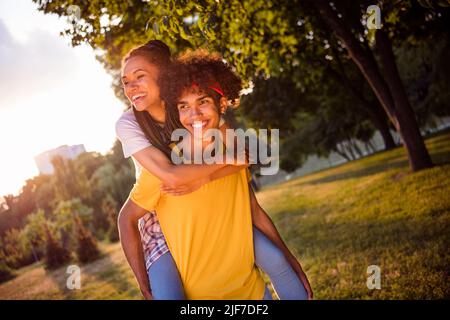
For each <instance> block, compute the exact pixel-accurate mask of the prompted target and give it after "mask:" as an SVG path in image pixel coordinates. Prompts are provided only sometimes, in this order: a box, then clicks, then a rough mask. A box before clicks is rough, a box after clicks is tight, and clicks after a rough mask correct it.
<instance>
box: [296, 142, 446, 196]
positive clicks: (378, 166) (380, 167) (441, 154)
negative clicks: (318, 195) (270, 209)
mask: <svg viewBox="0 0 450 320" xmlns="http://www.w3.org/2000/svg"><path fill="white" fill-rule="evenodd" d="M443 142H444V140H443ZM386 152H390V151H386ZM371 156H373V155H370V156H368V157H367V158H361V159H358V160H356V161H370V162H371V163H370V164H361V168H360V169H357V170H348V171H344V172H339V173H336V174H329V175H326V176H325V177H321V178H317V179H312V180H307V181H301V182H298V183H293V184H292V187H294V186H300V185H308V184H310V185H316V184H321V183H329V182H336V181H340V180H345V179H353V178H363V177H366V176H370V175H373V174H377V173H380V172H384V171H386V170H391V169H402V168H403V169H405V170H409V169H408V166H409V163H408V160H407V159H399V158H401V156H399V155H393V156H386V157H382V159H378V158H375V159H373V160H372V159H369V158H370V157H371ZM431 158H432V161H433V163H434V164H435V165H437V166H441V165H446V164H449V163H450V150H441V151H437V152H433V153H432V154H431ZM394 159H398V160H397V161H393V160H394ZM380 160H381V162H380ZM372 162H373V164H372ZM349 164H352V165H355V164H356V162H347V163H344V164H342V165H340V166H336V167H334V168H332V169H339V167H343V166H346V165H349ZM326 170H330V169H329V168H327V169H325V170H324V171H326ZM316 173H319V172H315V173H314V174H316Z"/></svg>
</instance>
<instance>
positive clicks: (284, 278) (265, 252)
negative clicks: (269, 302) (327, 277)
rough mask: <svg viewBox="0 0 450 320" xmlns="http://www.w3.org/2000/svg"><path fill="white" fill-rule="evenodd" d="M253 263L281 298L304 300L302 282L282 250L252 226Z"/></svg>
mask: <svg viewBox="0 0 450 320" xmlns="http://www.w3.org/2000/svg"><path fill="white" fill-rule="evenodd" d="M253 246H254V251H255V263H256V265H257V266H258V267H260V268H261V269H262V270H263V271H264V272H265V273H267V275H268V276H269V278H270V281H271V282H272V285H273V288H274V290H275V292H276V293H277V295H278V297H279V298H280V299H281V300H306V299H307V298H308V294H307V292H306V290H305V287H304V286H303V283H302V282H301V281H300V279H299V278H298V276H297V274H296V273H295V271H294V269H292V267H291V265H290V264H289V262H288V261H287V259H286V257H285V256H284V254H283V252H282V251H281V250H280V249H279V248H278V247H277V246H276V245H274V244H273V242H272V241H270V240H269V239H268V238H267V237H266V236H265V235H264V234H262V233H261V231H259V230H258V229H257V228H255V227H253Z"/></svg>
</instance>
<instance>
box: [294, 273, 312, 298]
mask: <svg viewBox="0 0 450 320" xmlns="http://www.w3.org/2000/svg"><path fill="white" fill-rule="evenodd" d="M295 273H296V274H297V276H298V278H299V279H300V281H301V282H302V283H303V286H304V287H305V290H306V293H307V294H308V300H312V299H313V291H312V289H311V284H310V283H309V280H308V278H307V277H306V274H305V273H304V272H303V270H301V272H295Z"/></svg>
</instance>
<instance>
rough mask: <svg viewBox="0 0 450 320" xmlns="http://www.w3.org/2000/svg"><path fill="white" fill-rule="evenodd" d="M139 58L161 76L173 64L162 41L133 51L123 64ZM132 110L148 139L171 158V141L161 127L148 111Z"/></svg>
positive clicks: (155, 41)
mask: <svg viewBox="0 0 450 320" xmlns="http://www.w3.org/2000/svg"><path fill="white" fill-rule="evenodd" d="M137 56H139V57H144V58H145V59H147V60H148V61H149V62H150V63H151V64H153V65H155V66H156V67H158V69H159V72H160V74H161V73H164V72H165V70H166V69H167V68H168V67H169V66H170V64H171V55H170V49H169V47H168V46H167V45H166V44H165V43H164V42H162V41H160V40H150V41H149V42H147V43H146V44H144V45H141V46H139V47H136V48H134V49H132V50H131V51H130V52H128V54H127V55H126V56H125V57H124V58H123V60H122V64H124V63H125V62H127V61H128V60H129V59H130V58H132V57H137ZM132 108H133V112H134V116H135V117H136V120H137V122H138V124H139V127H140V128H141V130H142V131H143V132H144V134H145V136H146V137H147V139H148V140H149V141H150V142H151V143H152V145H153V146H154V147H156V148H158V149H159V150H161V151H162V152H164V154H165V155H166V156H168V157H169V158H170V148H169V146H168V144H169V142H170V141H168V138H167V135H166V134H165V131H164V130H162V128H161V127H160V125H159V124H158V123H157V122H156V121H155V120H154V119H153V117H152V116H151V115H150V114H149V113H148V112H147V111H138V110H136V108H134V107H132ZM166 114H167V112H166ZM169 139H170V138H169Z"/></svg>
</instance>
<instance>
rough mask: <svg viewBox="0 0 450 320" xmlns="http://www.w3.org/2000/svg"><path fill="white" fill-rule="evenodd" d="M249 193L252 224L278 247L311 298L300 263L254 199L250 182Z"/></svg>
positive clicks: (308, 285) (306, 279)
mask: <svg viewBox="0 0 450 320" xmlns="http://www.w3.org/2000/svg"><path fill="white" fill-rule="evenodd" d="M249 193H250V205H251V210H252V222H253V224H254V226H255V227H256V228H258V230H259V231H261V232H262V233H263V234H264V235H265V236H266V237H267V238H268V239H269V240H270V241H272V242H273V243H274V244H275V245H276V246H277V247H278V248H280V250H281V251H282V252H283V254H284V256H285V257H286V259H287V260H288V261H289V264H290V265H291V266H292V268H293V269H294V271H295V273H296V274H297V276H298V277H299V279H300V281H301V282H302V283H303V285H304V287H305V289H306V291H307V292H308V297H309V299H312V296H313V293H312V289H311V285H310V284H309V281H308V278H307V277H306V274H305V273H304V271H303V269H302V267H301V265H300V263H299V262H298V261H297V258H296V257H295V256H294V255H293V254H292V252H291V251H290V250H289V248H288V247H287V246H286V244H285V243H284V241H283V239H282V238H281V236H280V234H279V232H278V230H277V228H276V227H275V225H274V223H273V221H272V219H270V217H269V215H268V214H267V213H266V212H265V211H264V209H263V208H261V206H260V205H259V203H258V200H257V199H256V196H255V193H254V192H253V189H252V187H251V185H250V184H249Z"/></svg>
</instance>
